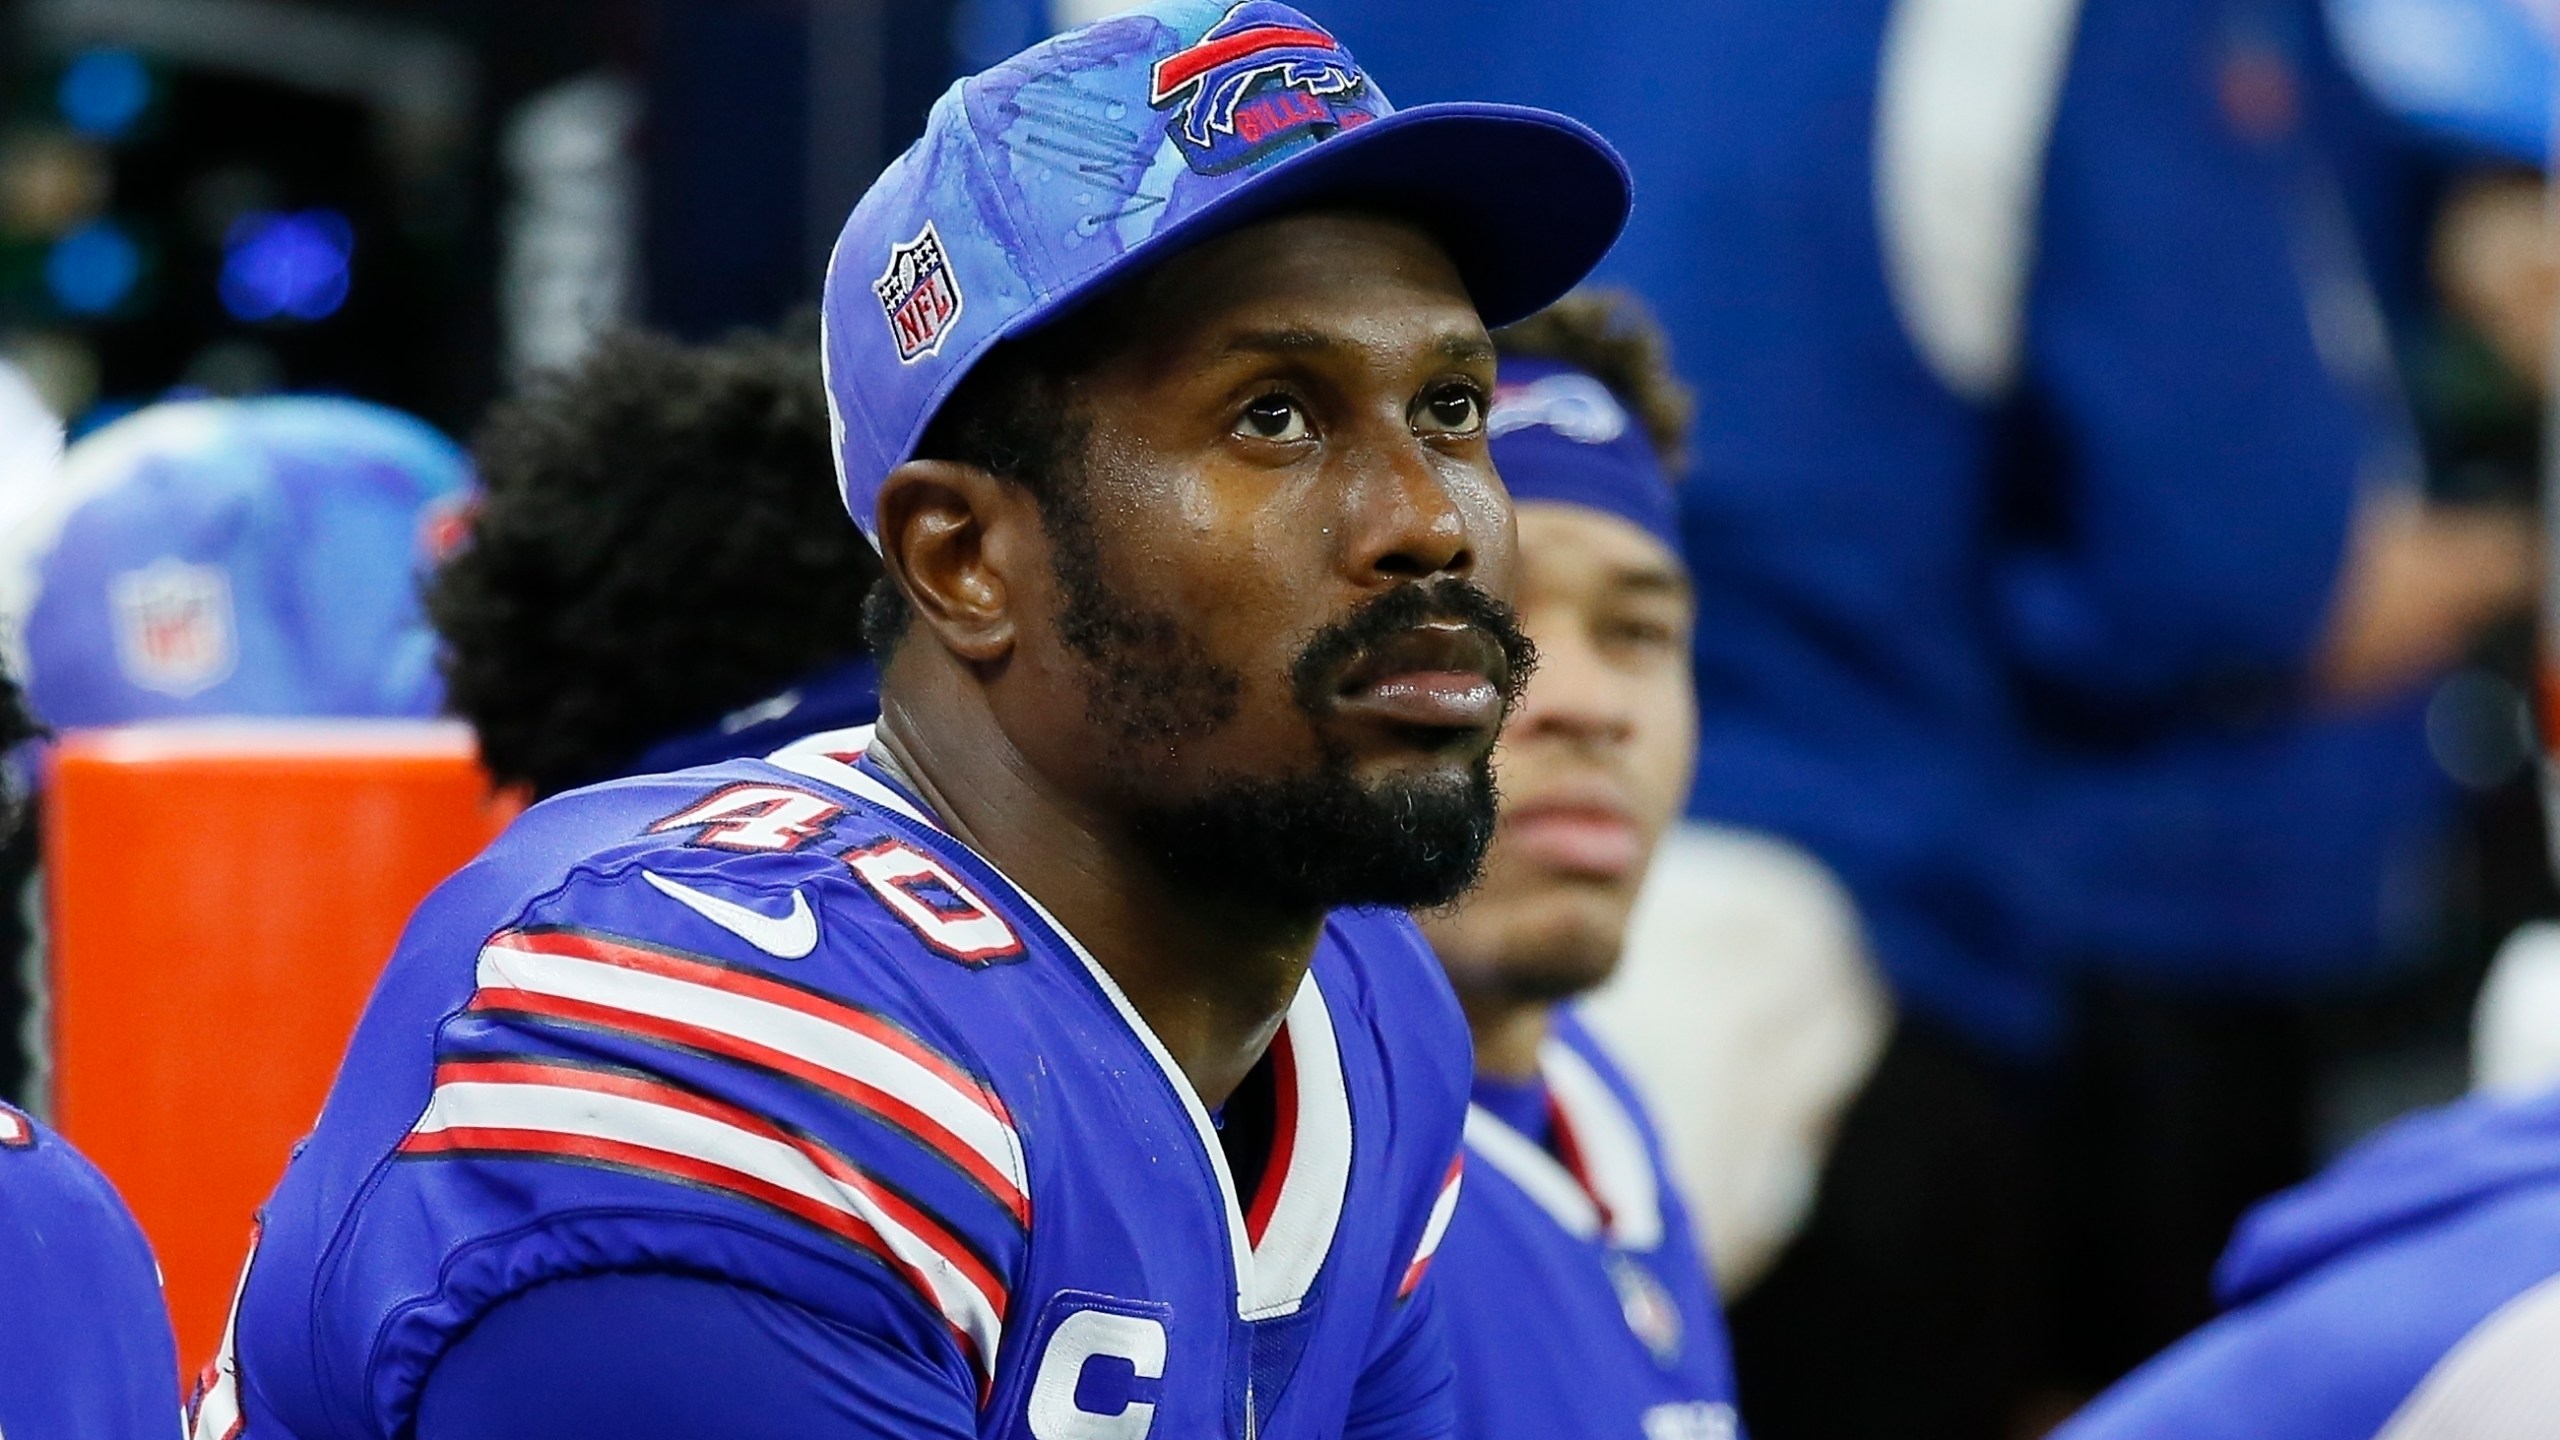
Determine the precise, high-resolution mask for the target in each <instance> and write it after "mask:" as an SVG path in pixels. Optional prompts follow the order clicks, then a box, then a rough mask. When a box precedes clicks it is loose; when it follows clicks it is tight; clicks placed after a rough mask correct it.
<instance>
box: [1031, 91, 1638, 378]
mask: <svg viewBox="0 0 2560 1440" xmlns="http://www.w3.org/2000/svg"><path fill="white" fill-rule="evenodd" d="M1632 193H1633V192H1632V189H1631V185H1630V182H1629V180H1628V177H1627V166H1626V162H1625V161H1624V160H1622V159H1620V158H1619V157H1618V152H1617V151H1616V150H1614V149H1612V148H1611V147H1610V145H1609V142H1608V141H1606V140H1603V139H1601V138H1600V136H1599V134H1598V133H1597V132H1595V131H1594V130H1592V129H1591V128H1590V127H1589V126H1587V125H1584V124H1583V123H1581V122H1580V121H1578V120H1574V119H1571V118H1569V117H1567V116H1563V115H1558V114H1555V113H1554V112H1552V111H1547V110H1536V109H1531V108H1529V107H1527V106H1520V105H1490V104H1445V105H1417V106H1414V107H1413V108H1412V109H1410V110H1398V111H1396V112H1394V113H1393V114H1390V115H1387V116H1385V117H1383V118H1381V119H1377V120H1373V121H1370V122H1369V123H1368V124H1366V125H1362V126H1360V127H1359V128H1357V129H1354V130H1345V131H1342V132H1341V133H1339V134H1336V135H1334V136H1333V137H1332V138H1330V139H1327V140H1325V141H1323V142H1322V143H1320V144H1317V145H1314V146H1312V147H1310V148H1308V149H1306V150H1303V151H1301V152H1299V153H1298V154H1296V155H1294V156H1292V157H1291V158H1290V159H1289V160H1288V161H1287V162H1285V163H1283V164H1279V165H1275V166H1273V167H1272V168H1271V169H1269V170H1267V171H1264V172H1263V173H1262V174H1260V175H1257V176H1255V177H1254V178H1253V179H1252V180H1250V181H1247V182H1246V183H1244V184H1242V185H1239V186H1237V187H1235V188H1234V189H1232V190H1230V191H1228V192H1227V193H1225V194H1223V195H1221V196H1219V197H1218V198H1216V199H1215V200H1212V201H1210V202H1209V203H1207V204H1205V205H1203V206H1201V207H1200V208H1199V209H1198V210H1195V211H1193V212H1192V213H1191V214H1189V215H1186V216H1184V217H1182V219H1180V220H1178V221H1175V222H1174V223H1172V224H1170V225H1167V226H1165V227H1164V228H1163V229H1161V230H1158V231H1156V232H1155V233H1154V234H1153V235H1150V236H1148V237H1147V238H1146V239H1145V240H1143V241H1141V242H1139V243H1138V244H1136V245H1134V246H1131V247H1130V249H1129V252H1128V254H1127V256H1126V257H1125V258H1124V260H1123V261H1122V262H1121V263H1119V264H1115V265H1111V266H1108V267H1106V268H1105V270H1104V272H1103V273H1101V274H1098V275H1095V276H1093V277H1091V279H1089V280H1088V281H1086V282H1083V283H1081V284H1078V285H1076V286H1074V287H1071V288H1070V289H1069V290H1067V291H1064V292H1061V293H1059V294H1056V295H1052V296H1050V297H1049V298H1048V300H1047V301H1046V303H1044V304H1042V305H1040V306H1038V307H1036V309H1035V310H1034V311H1032V312H1031V313H1028V314H1026V315H1025V316H1024V317H1023V323H1019V324H1016V325H1014V326H1010V327H1008V329H1009V330H1010V331H1011V333H1015V334H1020V333H1022V332H1024V331H1027V330H1031V329H1034V328H1037V327H1038V326H1040V325H1042V324H1046V323H1047V322H1048V321H1050V320H1052V319H1055V318H1057V317H1058V316H1059V315H1061V314H1063V313H1065V312H1066V311H1068V310H1071V309H1072V308H1074V306H1075V304H1076V302H1078V301H1080V300H1082V299H1085V298H1087V296H1088V295H1089V294H1091V293H1093V292H1095V291H1099V290H1102V289H1107V288H1108V287H1110V286H1111V285H1113V284H1116V283H1118V282H1120V281H1122V280H1125V279H1127V278H1128V277H1129V276H1130V275H1131V274H1132V273H1133V272H1134V271H1136V270H1139V269H1142V268H1143V267H1144V266H1145V265H1146V264H1147V263H1150V262H1151V261H1152V260H1154V259H1160V258H1163V257H1165V256H1169V255H1171V254H1173V253H1175V252H1177V251H1180V250H1185V249H1188V248H1190V247H1191V246H1194V245H1197V244H1199V243H1200V242H1202V241H1204V240H1209V239H1212V238H1214V237H1216V236H1219V235H1222V234H1225V233H1228V232H1230V231H1233V230H1238V229H1241V228H1243V227H1245V226H1247V225H1251V224H1253V223H1255V222H1256V221H1260V220H1267V219H1270V218H1272V217H1273V216H1275V215H1281V214H1285V213H1287V212H1290V211H1293V210H1305V209H1311V208H1316V207H1321V206H1330V205H1343V206H1358V207H1363V208H1375V209H1380V210H1385V211H1388V212H1391V213H1395V214H1400V215H1406V216H1410V217H1411V218H1413V219H1414V220H1415V221H1417V222H1418V223H1420V224H1423V225H1425V226H1427V227H1428V228H1429V229H1430V230H1431V231H1432V233H1433V234H1434V235H1436V236H1437V237H1438V238H1439V240H1440V243H1441V244H1442V245H1444V246H1445V247H1447V249H1448V251H1449V256H1450V259H1451V260H1452V261H1453V262H1455V263H1456V265H1457V267H1458V274H1459V276H1460V278H1461V279H1463V280H1464V281H1465V282H1466V286H1467V293H1468V295H1469V296H1470V298H1472V299H1473V300H1474V301H1475V305H1476V313H1477V314H1479V315H1481V316H1483V317H1484V323H1485V324H1486V325H1488V326H1493V325H1508V324H1510V323H1511V322H1512V321H1514V320H1521V319H1526V318H1527V317H1528V316H1531V315H1534V314H1536V313H1537V312H1538V311H1540V310H1543V309H1545V308H1546V307H1547V306H1548V305H1550V304H1553V303H1554V302H1555V301H1556V300H1557V299H1558V298H1560V297H1561V296H1563V294H1564V293H1565V292H1566V291H1568V290H1571V289H1572V288H1573V287H1574V286H1576V285H1578V284H1580V283H1582V280H1583V278H1584V277H1586V276H1588V275H1589V274H1590V273H1591V271H1592V268H1593V267H1594V266H1596V265H1598V264H1599V263H1600V261H1601V258H1602V257H1603V256H1606V255H1607V254H1608V253H1609V247H1610V246H1612V245H1614V244H1616V243H1617V240H1618V232H1619V231H1621V230H1623V229H1625V228H1626V223H1627V211H1628V207H1629V205H1630V203H1631V200H1632Z"/></svg>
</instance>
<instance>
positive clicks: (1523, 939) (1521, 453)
mask: <svg viewBox="0 0 2560 1440" xmlns="http://www.w3.org/2000/svg"><path fill="white" fill-rule="evenodd" d="M1495 339H1496V342H1497V343H1498V344H1499V345H1500V346H1501V348H1502V385H1501V388H1500V389H1499V390H1497V391H1496V392H1495V394H1494V403H1493V415H1492V422H1491V428H1492V432H1493V436H1494V440H1493V457H1494V461H1495V463H1496V464H1497V465H1498V466H1500V468H1501V471H1502V478H1503V481H1504V483H1505V484H1506V485H1508V486H1509V487H1510V490H1511V498H1512V501H1513V503H1514V504H1515V505H1517V506H1518V508H1519V516H1520V600H1519V609H1520V618H1521V624H1522V626H1523V628H1525V629H1526V630H1527V631H1528V632H1529V636H1530V638H1531V639H1533V640H1534V641H1536V642H1537V645H1538V656H1539V670H1538V675H1537V678H1536V679H1535V680H1533V681H1532V682H1531V683H1530V685H1529V688H1528V691H1527V692H1526V693H1525V694H1524V695H1523V696H1522V698H1521V701H1520V709H1519V713H1518V714H1517V715H1515V716H1514V717H1513V718H1512V720H1511V723H1510V725H1509V726H1508V727H1507V728H1506V729H1505V731H1504V734H1503V743H1502V748H1501V751H1500V752H1499V755H1498V757H1497V760H1496V765H1495V770H1496V774H1497V776H1498V778H1499V779H1500V781H1501V783H1502V793H1503V808H1502V819H1501V822H1500V824H1499V825H1498V826H1497V827H1496V829H1495V831H1494V841H1493V846H1492V848H1491V850H1490V851H1489V852H1488V853H1487V855H1486V861H1485V879H1484V882H1483V883H1482V884H1481V885H1479V886H1478V887H1477V889H1476V890H1475V891H1474V892H1473V893H1472V894H1470V895H1469V896H1468V897H1467V898H1466V899H1465V900H1464V901H1463V902H1461V903H1460V904H1459V905H1458V906H1457V907H1455V908H1454V909H1450V910H1445V911H1440V912H1435V913H1433V914H1431V915H1428V916H1426V917H1425V918H1424V921H1423V932H1424V934H1426V935H1427V936H1429V937H1430V940H1431V943H1432V947H1433V948H1434V949H1436V950H1438V951H1439V953H1440V958H1441V961H1442V963H1444V964H1445V965H1446V966H1447V967H1448V970H1449V977H1450V979H1451V980H1452V981H1454V982H1455V983H1456V985H1457V989H1458V998H1459V1001H1460V1003H1461V1004H1462V1005H1463V1006H1464V1007H1465V1009H1466V1012H1467V1021H1468V1025H1469V1028H1470V1029H1472V1030H1473V1031H1474V1033H1475V1041H1476V1080H1475V1089H1474V1105H1473V1108H1472V1109H1471V1110H1470V1111H1469V1113H1468V1116H1467V1158H1468V1167H1469V1168H1468V1174H1467V1185H1466V1190H1465V1192H1464V1194H1463V1195H1462V1196H1461V1198H1460V1200H1459V1202H1458V1213H1457V1218H1456V1219H1455V1220H1453V1221H1452V1222H1451V1223H1450V1227H1449V1238H1448V1243H1447V1244H1446V1245H1445V1246H1444V1247H1443V1248H1442V1250H1441V1258H1440V1261H1439V1276H1440V1278H1439V1282H1438V1283H1439V1284H1440V1287H1441V1304H1442V1306H1443V1308H1444V1309H1445V1310H1446V1312H1447V1314H1448V1316H1449V1330H1450V1337H1451V1341H1452V1347H1453V1349H1454V1350H1455V1351H1456V1354H1457V1359H1458V1396H1459V1402H1460V1403H1459V1415H1460V1419H1461V1421H1462V1424H1461V1432H1462V1433H1464V1434H1466V1435H1468V1436H1470V1437H1473V1440H1502V1437H1508V1436H1518V1437H1522V1440H1529V1437H1538V1440H1570V1437H1575V1436H1591V1437H1595V1440H1597V1437H1604V1436H1605V1437H1620V1440H1634V1437H1638V1436H1641V1437H1644V1440H1725V1437H1730V1436H1731V1435H1732V1434H1733V1433H1734V1415H1733V1378H1732V1373H1731V1372H1732V1364H1731V1359H1730V1357H1729V1355H1728V1354H1727V1352H1726V1346H1725V1338H1724V1319H1723V1316H1722V1315H1721V1314H1720V1313H1719V1312H1718V1310H1717V1308H1716V1302H1715V1297H1714V1293H1713V1291H1712V1290H1711V1289H1710V1288H1709V1287H1708V1284H1707V1276H1706V1270H1705V1267H1704V1265H1703V1264H1702V1262H1701V1261H1700V1258H1699V1254H1698V1249H1697V1244H1696V1241H1695V1240H1694V1239H1693V1237H1692V1235H1691V1232H1690V1226H1689V1218H1688V1215H1687V1213H1686V1210H1685V1207H1683V1206H1682V1204H1681V1202H1680V1198H1679V1196H1678V1194H1677V1193H1676V1192H1675V1191H1674V1190H1673V1189H1672V1187H1671V1184H1670V1182H1669V1180H1668V1179H1667V1172H1666V1169H1665V1166H1664V1163H1663V1159H1662V1147H1661V1145H1660V1143H1659V1141H1658V1140H1657V1139H1656V1137H1655V1135H1654V1130H1653V1125H1652V1122H1651V1120H1650V1119H1649V1118H1648V1117H1647V1116H1646V1114H1645V1113H1644V1107H1643V1105H1642V1104H1641V1103H1640V1102H1639V1101H1638V1099H1637V1098H1636V1093H1635V1091H1634V1089H1633V1088H1632V1087H1631V1086H1630V1085H1629V1084H1628V1083H1627V1081H1626V1079H1625V1077H1624V1076H1622V1075H1621V1074H1620V1073H1619V1071H1618V1068H1617V1066H1616V1065H1615V1064H1614V1063H1613V1062H1612V1061H1611V1060H1610V1058H1609V1056H1608V1055H1607V1054H1606V1053H1604V1052H1603V1051H1602V1050H1601V1049H1600V1048H1599V1046H1598V1045H1597V1044H1595V1043H1594V1042H1593V1040H1592V1038H1591V1035H1590V1033H1589V1032H1588V1031H1586V1030H1584V1029H1583V1028H1582V1026H1581V1025H1580V1023H1578V1022H1577V1021H1576V1020H1575V1019H1574V1018H1573V1016H1572V1015H1571V1013H1570V1012H1568V1011H1566V1010H1564V1009H1562V1008H1560V1007H1561V1006H1562V1005H1563V1003H1564V1002H1565V1001H1568V1000H1570V999H1572V998H1573V997H1574V996H1576V995H1579V994H1582V993H1583V992H1585V991H1587V990H1590V989H1591V988H1593V987H1594V986H1596V985H1598V984H1600V983H1601V982H1602V981H1604V980H1606V979H1607V978H1608V977H1609V973H1610V971H1611V970H1612V969H1614V968H1615V967H1616V965H1617V962H1618V955H1619V951H1620V949H1621V947H1622V945H1623V944H1624V942H1625V938H1626V930H1627V917H1628V914H1629V912H1630V911H1631V910H1632V909H1633V907H1634V905H1635V901H1636V893H1637V890H1638V888H1639V887H1640V886H1641V885H1642V883H1643V881H1644V878H1645V872H1646V867H1647V864H1648V863H1649V862H1650V861H1651V859H1652V857H1653V850H1654V845H1655V843H1656V842H1657V841H1658V840H1660V839H1661V837H1662V833H1663V830H1664V828H1665V827H1666V826H1668V825H1669V824H1670V823H1671V820H1672V817H1673V816H1674V815H1675V814H1677V813H1678V811H1679V808H1680V802H1681V800H1682V799H1683V798H1684V797H1685V796H1686V795H1687V793H1688V786H1689V767H1690V764H1691V760H1692V756H1693V754H1694V751H1695V747H1696V744H1697V713H1696V702H1695V700H1694V699H1693V698H1692V695H1691V692H1690V688H1689V627H1690V623H1691V619H1692V611H1691V605H1692V602H1691V600H1690V597H1689V581H1688V575H1687V572H1686V570H1685V569H1684V568H1683V567H1682V565H1681V562H1680V553H1679V548H1678V530H1677V528H1676V519H1675V517H1676V513H1677V512H1676V507H1675V506H1674V504H1673V502H1672V495H1671V486H1670V484H1669V482H1668V481H1667V480H1666V479H1665V477H1664V464H1665V461H1666V459H1667V457H1668V456H1669V455H1670V454H1671V453H1672V452H1674V451H1676V449H1677V447H1678V445H1679V441H1680V435H1681V432H1682V431H1683V430H1684V429H1685V427H1686V425H1687V421H1688V396H1687V395H1686V393H1685V392H1683V391H1682V390H1681V388H1680V386H1679V383H1678V382H1677V381H1676V380H1674V379H1673V378H1672V377H1671V375H1670V373H1669V371H1668V369H1667V368H1666V365H1665V358H1664V355H1663V351H1662V344H1661V338H1660V336H1659V334H1658V333H1657V332H1655V331H1654V330H1653V328H1652V326H1651V322H1650V320H1649V319H1648V318H1647V317H1645V316H1644V315H1643V314H1642V313H1641V312H1640V311H1638V310H1636V309H1634V308H1633V307H1632V305H1631V304H1629V303H1628V302H1625V301H1623V300H1618V299H1616V298H1614V297H1610V296H1606V295H1603V294H1586V295H1576V296H1571V297H1568V298H1567V299H1565V300H1563V301H1561V302H1559V303H1558V304H1556V305H1555V306H1553V307H1552V308H1550V309H1548V310H1547V311H1545V312H1543V313H1542V314H1540V315H1538V316H1536V317H1534V318H1532V319H1531V320H1529V321H1527V322H1524V323H1523V324H1521V325H1518V326H1514V327H1512V328H1511V329H1508V330H1505V331H1502V332H1500V333H1498V334H1497V335H1496V337H1495ZM1630 411H1633V412H1634V413H1633V414H1630V413H1629V412H1630Z"/></svg>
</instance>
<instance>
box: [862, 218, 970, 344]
mask: <svg viewBox="0 0 2560 1440" xmlns="http://www.w3.org/2000/svg"><path fill="white" fill-rule="evenodd" d="M871 293H872V294H874V295H877V296H879V297H880V311H881V313H882V314H884V315H886V316H888V318H889V337H890V338H891V339H892V340H895V341H896V342H897V344H898V363H899V364H901V365H911V364H913V363H915V362H916V361H917V360H918V359H920V358H922V357H924V356H927V355H931V354H933V353H934V352H935V351H938V350H940V349H941V348H942V337H943V336H945V335H948V334H950V333H951V324H952V322H953V321H955V320H958V319H959V318H960V281H959V279H958V278H957V277H955V276H954V275H953V274H952V273H951V259H950V257H949V256H948V255H946V254H944V253H943V249H942V237H941V236H940V235H939V234H937V233H935V231H934V228H933V222H932V221H930V220H927V221H926V222H924V228H923V229H922V230H919V231H917V232H916V238H914V239H913V240H910V241H908V242H907V243H906V244H904V245H893V246H891V247H890V248H889V268H887V269H885V270H883V271H881V272H880V278H879V279H877V280H874V281H872V282H871Z"/></svg>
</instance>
